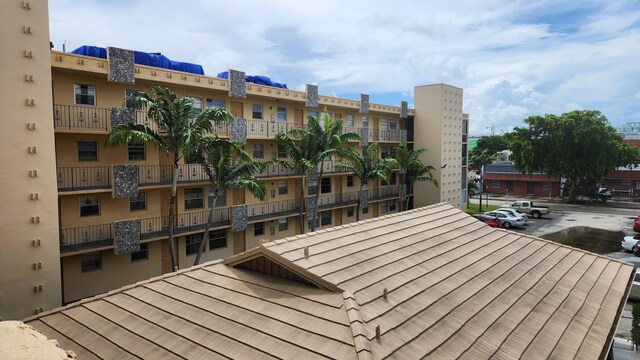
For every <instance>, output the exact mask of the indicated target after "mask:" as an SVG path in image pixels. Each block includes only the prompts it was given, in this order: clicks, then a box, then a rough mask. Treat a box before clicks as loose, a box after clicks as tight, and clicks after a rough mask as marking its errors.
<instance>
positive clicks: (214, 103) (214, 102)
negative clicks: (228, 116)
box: [207, 99, 224, 109]
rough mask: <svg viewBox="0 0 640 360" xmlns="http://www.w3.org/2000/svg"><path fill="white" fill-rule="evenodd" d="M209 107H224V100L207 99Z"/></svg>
mask: <svg viewBox="0 0 640 360" xmlns="http://www.w3.org/2000/svg"><path fill="white" fill-rule="evenodd" d="M207 108H218V109H224V100H218V99H207Z"/></svg>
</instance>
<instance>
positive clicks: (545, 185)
mask: <svg viewBox="0 0 640 360" xmlns="http://www.w3.org/2000/svg"><path fill="white" fill-rule="evenodd" d="M542 190H547V191H549V190H551V183H550V182H543V183H542Z"/></svg>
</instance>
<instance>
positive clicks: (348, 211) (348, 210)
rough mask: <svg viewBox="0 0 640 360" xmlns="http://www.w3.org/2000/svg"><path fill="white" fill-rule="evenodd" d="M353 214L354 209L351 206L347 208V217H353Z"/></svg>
mask: <svg viewBox="0 0 640 360" xmlns="http://www.w3.org/2000/svg"><path fill="white" fill-rule="evenodd" d="M354 214H355V209H354V208H353V207H349V208H347V217H353V215H354Z"/></svg>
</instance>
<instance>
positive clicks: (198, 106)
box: [185, 96, 202, 116]
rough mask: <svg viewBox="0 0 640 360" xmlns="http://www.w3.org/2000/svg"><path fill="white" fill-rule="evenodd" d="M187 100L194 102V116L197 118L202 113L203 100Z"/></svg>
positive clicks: (192, 98)
mask: <svg viewBox="0 0 640 360" xmlns="http://www.w3.org/2000/svg"><path fill="white" fill-rule="evenodd" d="M185 98H187V99H191V100H192V101H193V116H196V115H198V114H200V113H201V112H202V99H200V98H195V97H191V96H185Z"/></svg>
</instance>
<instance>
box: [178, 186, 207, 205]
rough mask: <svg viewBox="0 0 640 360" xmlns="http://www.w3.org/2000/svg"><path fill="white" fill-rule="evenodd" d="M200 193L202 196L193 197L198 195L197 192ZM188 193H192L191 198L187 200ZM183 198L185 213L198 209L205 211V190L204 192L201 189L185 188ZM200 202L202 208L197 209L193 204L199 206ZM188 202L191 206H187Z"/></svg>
mask: <svg viewBox="0 0 640 360" xmlns="http://www.w3.org/2000/svg"><path fill="white" fill-rule="evenodd" d="M198 190H199V191H200V196H199V197H198V196H192V194H196V195H197V191H198ZM187 192H189V193H190V198H189V199H187ZM182 195H183V198H184V210H185V211H189V210H197V209H204V190H202V188H201V187H193V188H185V189H184V190H183V193H182ZM198 201H199V202H200V206H199V207H196V205H192V204H191V203H192V202H194V203H196V204H197V202H198ZM187 202H189V206H187Z"/></svg>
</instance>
